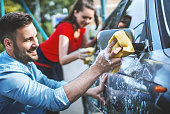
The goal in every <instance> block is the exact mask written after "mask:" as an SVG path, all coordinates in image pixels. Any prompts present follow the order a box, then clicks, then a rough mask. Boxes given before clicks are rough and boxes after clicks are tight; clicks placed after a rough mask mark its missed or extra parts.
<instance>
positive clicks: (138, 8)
mask: <svg viewBox="0 0 170 114" xmlns="http://www.w3.org/2000/svg"><path fill="white" fill-rule="evenodd" d="M139 12H140V13H139ZM123 20H124V22H125V23H126V24H125V26H124V28H132V29H134V35H135V36H134V38H135V39H134V41H135V42H136V43H138V42H139V41H140V36H141V32H142V28H143V25H144V21H145V6H144V1H143V0H140V1H137V0H130V1H129V4H128V5H127V7H126V8H125V10H124V12H123V13H122V16H121V19H120V22H119V24H118V25H117V28H123V27H120V23H122V21H123Z"/></svg>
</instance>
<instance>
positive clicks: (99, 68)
mask: <svg viewBox="0 0 170 114" xmlns="http://www.w3.org/2000/svg"><path fill="white" fill-rule="evenodd" d="M90 68H92V69H93V71H94V72H97V73H99V74H102V73H104V68H103V67H102V66H101V65H99V64H97V63H94V64H93V65H91V66H90Z"/></svg>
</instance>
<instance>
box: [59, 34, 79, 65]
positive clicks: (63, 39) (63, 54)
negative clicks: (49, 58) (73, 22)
mask: <svg viewBox="0 0 170 114" xmlns="http://www.w3.org/2000/svg"><path fill="white" fill-rule="evenodd" d="M68 48H69V39H68V37H67V36H65V35H60V36H59V61H60V64H61V65H64V64H68V63H70V62H72V61H74V60H76V59H78V54H77V52H76V51H75V52H72V53H70V54H68Z"/></svg>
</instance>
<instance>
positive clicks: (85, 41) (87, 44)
mask: <svg viewBox="0 0 170 114" xmlns="http://www.w3.org/2000/svg"><path fill="white" fill-rule="evenodd" d="M82 37H83V38H82V44H81V47H82V48H87V47H93V46H94V45H95V43H96V42H97V38H94V39H92V40H90V41H88V38H87V36H86V34H85V33H84V34H83V36H82Z"/></svg>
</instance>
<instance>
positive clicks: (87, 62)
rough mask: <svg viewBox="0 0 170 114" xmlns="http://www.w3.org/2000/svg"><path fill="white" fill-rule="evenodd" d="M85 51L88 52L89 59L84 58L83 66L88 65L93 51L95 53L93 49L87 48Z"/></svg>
mask: <svg viewBox="0 0 170 114" xmlns="http://www.w3.org/2000/svg"><path fill="white" fill-rule="evenodd" d="M86 49H87V50H88V53H87V54H88V55H90V57H86V58H85V60H83V63H84V64H89V63H90V62H91V61H92V57H91V56H92V54H93V53H94V51H95V48H93V47H88V48H86Z"/></svg>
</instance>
